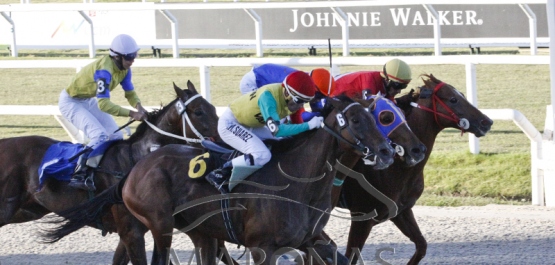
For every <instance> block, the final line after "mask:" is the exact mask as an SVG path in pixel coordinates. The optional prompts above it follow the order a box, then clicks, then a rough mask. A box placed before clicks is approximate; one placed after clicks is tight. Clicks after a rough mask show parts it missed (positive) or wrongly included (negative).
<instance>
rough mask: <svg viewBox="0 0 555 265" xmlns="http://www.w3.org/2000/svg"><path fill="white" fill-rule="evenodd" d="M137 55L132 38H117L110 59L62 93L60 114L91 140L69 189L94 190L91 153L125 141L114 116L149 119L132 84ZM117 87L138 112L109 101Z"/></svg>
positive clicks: (99, 61)
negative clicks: (89, 162)
mask: <svg viewBox="0 0 555 265" xmlns="http://www.w3.org/2000/svg"><path fill="white" fill-rule="evenodd" d="M138 51H139V46H137V43H136V42H135V40H134V39H133V38H132V37H131V36H129V35H125V34H120V35H118V36H116V37H115V38H114V40H113V41H112V44H111V45H110V55H109V56H108V55H106V56H103V57H102V58H100V59H97V60H96V61H94V62H92V63H90V64H89V65H87V66H85V67H83V69H81V71H79V73H77V74H76V75H75V76H74V77H73V79H72V80H71V83H70V84H69V86H68V87H67V88H65V89H64V90H62V92H61V93H60V98H59V100H58V107H59V109H60V112H61V113H62V115H63V116H64V118H66V119H67V120H68V121H69V122H71V124H73V125H74V126H75V127H76V128H77V129H79V130H81V131H83V132H84V133H85V136H87V138H89V139H90V141H89V143H88V144H87V146H88V147H89V148H87V149H86V150H85V151H84V152H83V153H82V154H81V156H80V157H79V160H78V161H77V164H78V165H77V168H76V170H75V172H74V174H73V178H72V179H71V181H70V183H69V186H71V187H74V188H78V189H84V190H89V191H93V190H95V187H94V184H93V182H92V180H90V179H89V178H88V176H87V164H86V161H87V157H88V154H89V152H90V151H91V150H92V148H94V147H96V146H98V145H99V144H101V143H103V142H106V141H108V140H118V139H123V134H122V133H121V132H117V133H116V131H117V130H118V125H117V124H116V121H115V120H114V118H113V117H112V115H113V116H123V117H126V116H129V117H131V118H133V119H134V120H138V121H143V120H146V119H147V117H148V115H147V111H146V110H145V109H144V108H143V107H142V106H141V101H140V100H139V97H138V96H137V94H136V93H135V89H134V87H133V83H132V82H131V76H132V75H131V65H132V64H133V62H134V61H135V57H137V52H138ZM118 85H121V87H122V88H123V90H124V91H125V97H126V98H127V101H128V102H129V104H130V105H131V106H133V107H135V108H136V109H137V111H133V110H128V109H125V108H122V107H121V106H118V105H116V104H114V103H113V102H112V101H110V92H111V91H112V90H114V89H115V88H116V87H117V86H118ZM86 151H88V152H86ZM87 180H89V181H87Z"/></svg>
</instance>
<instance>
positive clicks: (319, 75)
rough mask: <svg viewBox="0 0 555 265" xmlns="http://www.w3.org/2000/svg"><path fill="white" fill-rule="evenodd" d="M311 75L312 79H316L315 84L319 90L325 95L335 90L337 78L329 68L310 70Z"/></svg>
mask: <svg viewBox="0 0 555 265" xmlns="http://www.w3.org/2000/svg"><path fill="white" fill-rule="evenodd" d="M310 77H312V81H314V85H316V88H317V89H318V91H320V93H322V94H323V95H324V96H329V95H331V94H333V91H334V90H335V78H333V76H331V75H330V72H329V71H328V70H326V69H324V68H316V69H314V70H312V71H311V72H310ZM330 82H331V84H330Z"/></svg>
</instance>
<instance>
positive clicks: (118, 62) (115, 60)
mask: <svg viewBox="0 0 555 265" xmlns="http://www.w3.org/2000/svg"><path fill="white" fill-rule="evenodd" d="M110 57H112V60H113V61H114V63H115V64H116V66H117V67H118V69H119V70H125V68H123V64H122V61H123V58H121V55H117V56H110ZM116 57H118V58H116ZM118 59H119V60H118Z"/></svg>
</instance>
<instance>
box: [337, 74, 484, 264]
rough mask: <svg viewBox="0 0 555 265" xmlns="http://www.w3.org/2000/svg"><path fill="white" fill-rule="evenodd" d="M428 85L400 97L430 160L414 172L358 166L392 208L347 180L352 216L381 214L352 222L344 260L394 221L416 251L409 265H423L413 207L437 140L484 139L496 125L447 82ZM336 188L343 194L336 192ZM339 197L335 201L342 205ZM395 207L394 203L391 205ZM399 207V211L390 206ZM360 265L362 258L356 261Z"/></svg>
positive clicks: (428, 80)
mask: <svg viewBox="0 0 555 265" xmlns="http://www.w3.org/2000/svg"><path fill="white" fill-rule="evenodd" d="M422 77H423V81H424V86H423V87H420V88H419V89H418V91H416V92H413V91H411V93H409V94H407V95H404V96H402V97H400V98H397V102H398V103H397V105H398V106H399V107H400V108H401V109H403V111H404V112H405V113H406V118H407V122H408V124H409V126H410V128H411V129H412V131H413V132H414V133H415V134H416V135H417V136H418V138H419V139H420V140H421V141H422V142H423V143H424V144H425V145H426V147H427V151H426V157H425V158H424V160H423V161H422V162H420V163H419V164H417V165H415V166H414V167H407V166H406V165H405V164H404V163H403V162H402V161H399V160H396V161H395V162H394V163H393V165H391V166H390V167H388V168H387V169H385V170H380V171H376V170H372V169H371V168H369V167H367V166H365V165H364V164H363V163H360V162H359V163H357V165H356V166H355V167H354V168H353V169H352V170H353V173H355V174H356V173H360V174H362V175H364V178H365V179H366V181H367V183H370V184H371V185H372V186H373V187H374V188H375V189H377V190H379V191H380V192H381V193H382V194H383V195H385V196H386V197H387V198H389V200H390V201H389V203H384V200H383V199H382V200H379V199H378V198H376V197H374V196H372V195H370V193H369V192H368V189H365V186H366V187H367V185H361V184H362V183H361V182H360V181H359V180H356V179H354V178H347V179H346V180H345V182H344V185H343V187H342V193H343V198H344V201H345V203H346V206H347V208H348V209H349V210H350V211H351V215H352V216H353V217H354V216H357V215H358V214H361V213H369V212H372V211H374V210H376V213H377V216H376V217H375V218H373V219H370V220H366V221H352V222H351V227H350V231H349V239H348V244H347V250H346V253H345V255H346V256H347V257H351V256H352V255H353V249H358V250H360V251H361V250H362V248H363V247H364V244H365V242H366V239H367V238H368V236H369V234H370V231H371V230H372V227H373V226H375V225H377V224H380V223H382V222H384V221H386V220H391V221H392V222H393V223H394V224H395V226H397V228H399V230H400V231H401V232H402V233H403V234H404V235H405V236H407V237H408V238H409V239H410V240H411V241H412V242H414V244H415V246H416V250H415V253H414V255H413V256H412V258H411V259H410V261H409V264H418V263H419V262H420V260H422V258H424V256H425V255H426V248H427V243H426V240H425V238H424V236H423V235H422V233H421V232H420V229H419V228H418V224H417V223H416V220H415V218H414V214H413V211H412V207H413V206H414V205H415V203H416V201H417V200H418V198H420V196H421V195H422V192H423V190H424V166H425V165H426V162H427V160H428V158H429V157H430V153H431V152H432V149H433V146H434V142H435V139H436V137H437V135H438V134H439V132H441V131H442V130H443V129H444V128H455V129H459V130H461V131H462V132H470V133H473V134H474V135H476V137H481V136H484V135H485V134H486V133H487V132H488V131H489V130H490V128H491V126H492V125H493V121H492V120H491V119H489V118H488V117H487V116H486V115H484V114H483V113H482V112H480V111H479V110H478V109H477V108H476V107H474V106H473V105H472V104H470V103H469V102H468V101H467V100H466V98H465V97H464V95H463V94H462V93H460V92H459V91H457V90H456V89H455V88H454V87H453V86H451V85H449V84H446V83H443V82H441V81H440V80H438V79H437V78H435V77H434V76H433V75H423V76H422ZM334 189H339V187H335V188H334ZM337 199H338V198H332V200H335V201H337ZM392 203H394V204H392ZM392 205H394V206H395V207H391V206H392ZM352 260H353V263H356V261H357V256H356V255H355V256H353V259H352Z"/></svg>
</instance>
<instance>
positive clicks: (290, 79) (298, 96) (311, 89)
mask: <svg viewBox="0 0 555 265" xmlns="http://www.w3.org/2000/svg"><path fill="white" fill-rule="evenodd" d="M283 87H285V90H286V91H287V93H288V94H289V95H290V96H291V97H292V98H293V100H294V101H295V102H297V103H300V102H309V101H310V100H312V98H314V94H315V93H316V86H315V85H314V82H313V81H312V78H310V76H309V75H308V74H307V73H305V72H303V71H295V72H293V73H290V74H289V75H288V76H287V77H285V80H283Z"/></svg>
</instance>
